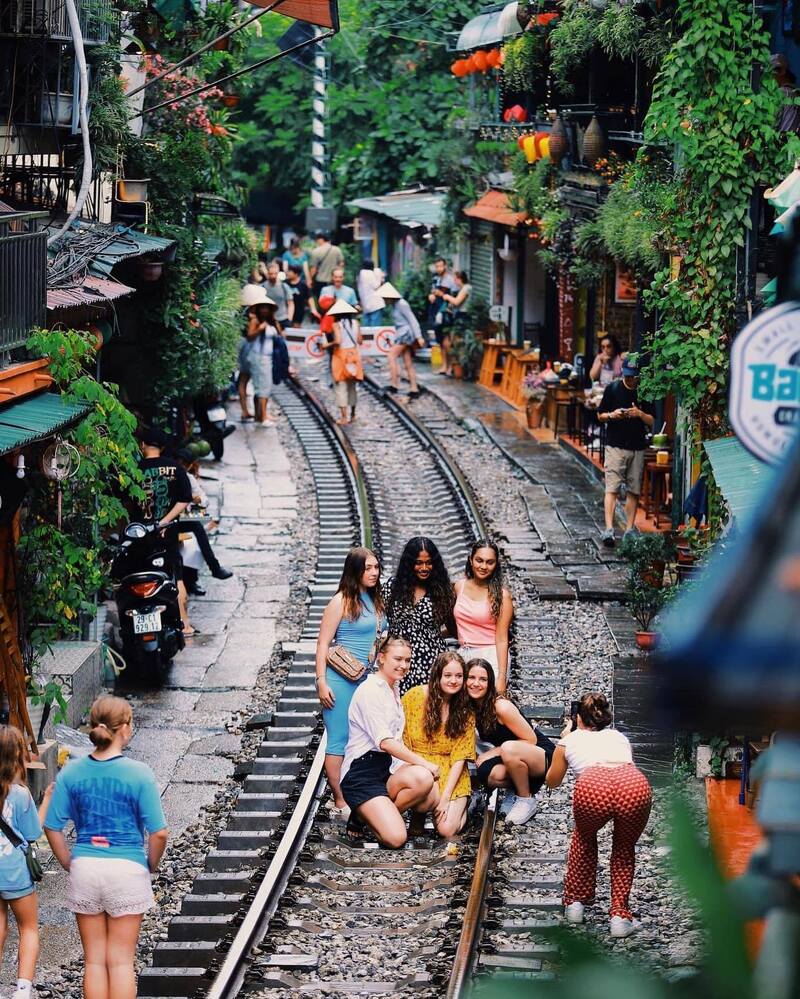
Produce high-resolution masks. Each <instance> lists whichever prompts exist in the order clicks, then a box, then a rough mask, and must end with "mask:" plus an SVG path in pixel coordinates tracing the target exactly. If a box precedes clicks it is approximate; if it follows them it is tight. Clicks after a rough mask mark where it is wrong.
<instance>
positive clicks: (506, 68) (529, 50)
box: [503, 29, 547, 92]
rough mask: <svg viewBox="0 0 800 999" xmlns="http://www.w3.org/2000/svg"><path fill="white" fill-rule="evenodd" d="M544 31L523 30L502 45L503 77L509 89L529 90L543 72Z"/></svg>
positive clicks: (534, 85) (533, 86)
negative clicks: (503, 59)
mask: <svg viewBox="0 0 800 999" xmlns="http://www.w3.org/2000/svg"><path fill="white" fill-rule="evenodd" d="M546 37H547V36H546V32H545V31H544V30H543V29H539V30H538V31H523V32H522V34H521V35H517V36H516V38H510V39H509V40H508V41H507V42H506V43H505V44H504V45H503V54H504V58H505V61H504V62H503V77H504V80H505V84H506V86H507V87H508V88H509V89H510V90H516V91H520V92H526V91H531V90H533V89H534V88H535V87H536V83H537V79H538V78H539V77H540V76H541V75H542V74H543V73H544V69H545V58H546V51H547V50H546Z"/></svg>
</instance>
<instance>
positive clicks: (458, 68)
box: [450, 59, 469, 77]
mask: <svg viewBox="0 0 800 999" xmlns="http://www.w3.org/2000/svg"><path fill="white" fill-rule="evenodd" d="M450 72H451V73H452V74H453V76H458V77H461V76H466V75H467V73H468V72H469V70H468V69H467V61H466V59H456V61H455V62H454V63H453V65H452V66H451V67H450Z"/></svg>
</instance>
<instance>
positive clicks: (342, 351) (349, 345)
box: [323, 296, 364, 425]
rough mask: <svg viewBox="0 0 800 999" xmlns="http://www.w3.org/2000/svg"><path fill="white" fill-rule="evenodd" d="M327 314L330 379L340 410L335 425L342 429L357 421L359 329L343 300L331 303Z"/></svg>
mask: <svg viewBox="0 0 800 999" xmlns="http://www.w3.org/2000/svg"><path fill="white" fill-rule="evenodd" d="M323 297H324V296H323ZM327 314H328V315H329V316H332V317H333V320H334V322H333V351H332V354H331V375H332V377H333V390H334V393H335V395H336V405H337V406H338V407H339V419H338V420H337V421H336V422H337V423H339V424H341V425H344V424H347V423H350V422H351V420H354V419H355V418H356V402H357V395H356V386H357V385H358V383H359V382H361V381H363V380H364V368H363V366H362V364H361V352H360V351H359V349H358V348H359V346H360V344H361V327H360V325H359V322H358V320H357V319H355V318H354V317H355V316H356V315H357V313H356V310H355V309H354V308H353V306H352V305H348V304H347V302H345V301H344V299H341V298H340V299H338V300H337V301H336V302H334V304H333V305H332V306H331V307H330V309H329V310H328V313H327Z"/></svg>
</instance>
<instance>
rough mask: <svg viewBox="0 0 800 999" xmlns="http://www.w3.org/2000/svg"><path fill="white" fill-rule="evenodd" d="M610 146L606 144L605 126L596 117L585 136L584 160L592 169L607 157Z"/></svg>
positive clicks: (590, 123)
mask: <svg viewBox="0 0 800 999" xmlns="http://www.w3.org/2000/svg"><path fill="white" fill-rule="evenodd" d="M607 149H608V145H607V143H606V133H605V132H604V131H603V126H602V125H601V124H600V122H599V121H598V120H597V118H596V117H594V118H592V120H591V121H590V122H589V127H588V128H587V129H586V133H585V135H584V136H583V158H584V160H585V161H586V163H588V164H589V166H590V167H593V166H594V165H595V163H596V162H597V161H598V160H599V159H602V157H603V156H605V155H606V150H607Z"/></svg>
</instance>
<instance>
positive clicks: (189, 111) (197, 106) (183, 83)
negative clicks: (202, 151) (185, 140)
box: [146, 55, 223, 135]
mask: <svg viewBox="0 0 800 999" xmlns="http://www.w3.org/2000/svg"><path fill="white" fill-rule="evenodd" d="M146 61H147V69H148V73H149V74H151V75H152V76H158V75H159V73H163V72H164V70H165V69H168V68H169V63H168V62H167V61H166V60H165V59H164V58H163V57H162V56H160V55H151V56H147V59H146ZM204 82H205V81H203V80H202V79H200V77H198V76H190V75H188V74H186V73H181V72H179V71H177V70H173V71H172V72H169V73H167V75H166V76H165V77H164V78H163V79H162V80H159V81H158V83H156V84H154V85H153V89H152V102H153V104H160V103H161V102H162V101H169V100H175V99H176V98H183V100H178V101H177V102H176V103H175V104H171V105H169V106H168V107H165V108H159V110H158V111H154V112H153V113H152V115H151V117H150V127H151V129H152V130H162V129H175V128H178V129H180V128H186V127H189V128H195V129H199V130H200V131H202V132H205V133H206V134H207V135H214V134H217V133H215V132H214V122H213V121H212V120H211V117H210V114H209V107H208V102H209V101H215V100H219V99H220V98H221V97H222V96H223V92H222V89H221V88H220V87H209V88H208V90H204V91H203V92H202V93H199V94H195V95H194V96H193V97H185V96H184V95H185V94H188V93H189V92H190V91H192V90H194V89H195V88H196V87H200V86H202V85H203V83H204Z"/></svg>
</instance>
